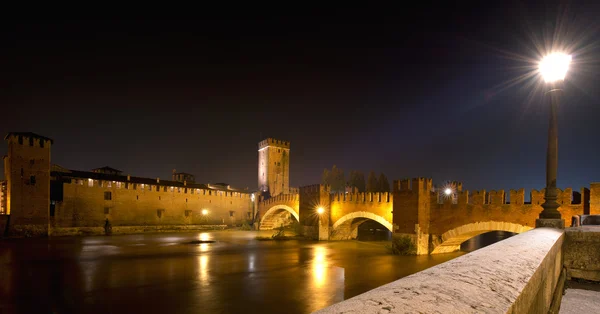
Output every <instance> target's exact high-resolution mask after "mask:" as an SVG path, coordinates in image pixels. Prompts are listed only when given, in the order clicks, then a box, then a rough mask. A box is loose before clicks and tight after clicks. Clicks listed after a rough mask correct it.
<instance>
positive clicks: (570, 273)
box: [565, 226, 600, 282]
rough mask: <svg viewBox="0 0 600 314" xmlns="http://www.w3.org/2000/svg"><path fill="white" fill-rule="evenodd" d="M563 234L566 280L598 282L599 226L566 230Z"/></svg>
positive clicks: (599, 257) (599, 276)
mask: <svg viewBox="0 0 600 314" xmlns="http://www.w3.org/2000/svg"><path fill="white" fill-rule="evenodd" d="M565 232H566V240H565V241H566V242H565V267H566V268H567V278H568V279H572V278H578V279H585V280H591V281H598V282H600V226H581V227H576V228H567V229H565Z"/></svg>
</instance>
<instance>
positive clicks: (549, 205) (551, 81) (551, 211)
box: [539, 52, 571, 219]
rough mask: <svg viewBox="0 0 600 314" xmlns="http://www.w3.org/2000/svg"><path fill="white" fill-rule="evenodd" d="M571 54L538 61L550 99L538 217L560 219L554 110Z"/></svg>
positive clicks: (556, 130) (556, 55)
mask: <svg viewBox="0 0 600 314" xmlns="http://www.w3.org/2000/svg"><path fill="white" fill-rule="evenodd" d="M570 63H571V56H570V55H567V54H565V53H561V52H555V53H551V54H549V55H547V56H545V57H544V58H543V59H542V60H541V61H540V63H539V71H540V74H541V75H542V78H543V79H544V81H545V82H546V85H547V87H548V91H547V92H546V94H548V95H547V96H548V97H549V99H550V123H549V126H548V150H547V151H546V193H544V203H543V204H542V207H543V208H544V210H543V211H542V212H541V213H540V219H561V215H560V212H559V211H558V207H560V204H558V202H557V201H556V200H557V198H558V195H557V190H556V173H557V170H558V125H557V120H556V111H557V107H558V102H559V100H560V95H561V93H562V82H563V81H564V79H565V76H566V74H567V71H568V70H569V64H570Z"/></svg>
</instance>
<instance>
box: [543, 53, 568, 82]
mask: <svg viewBox="0 0 600 314" xmlns="http://www.w3.org/2000/svg"><path fill="white" fill-rule="evenodd" d="M570 63H571V55H568V54H565V53H562V52H555V53H551V54H549V55H547V56H545V57H544V58H543V59H542V61H540V64H539V71H540V74H541V75H542V77H543V78H544V81H546V83H551V82H556V81H562V80H564V79H565V76H566V75H567V71H568V70H569V64H570Z"/></svg>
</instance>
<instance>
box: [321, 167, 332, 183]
mask: <svg viewBox="0 0 600 314" xmlns="http://www.w3.org/2000/svg"><path fill="white" fill-rule="evenodd" d="M330 179H331V174H330V173H329V170H328V169H323V175H321V184H323V185H329V184H330V182H331V180H330Z"/></svg>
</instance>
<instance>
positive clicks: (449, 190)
mask: <svg viewBox="0 0 600 314" xmlns="http://www.w3.org/2000/svg"><path fill="white" fill-rule="evenodd" d="M444 194H446V195H450V194H452V189H451V188H446V189H445V190H444Z"/></svg>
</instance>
